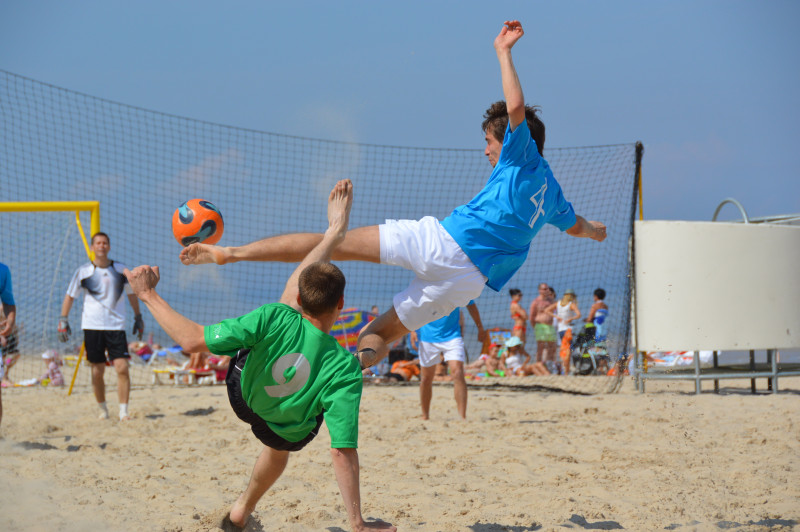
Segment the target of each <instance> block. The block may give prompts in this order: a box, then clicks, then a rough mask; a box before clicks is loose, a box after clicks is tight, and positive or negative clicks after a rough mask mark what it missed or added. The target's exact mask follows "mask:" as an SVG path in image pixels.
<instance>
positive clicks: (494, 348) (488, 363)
mask: <svg viewBox="0 0 800 532" xmlns="http://www.w3.org/2000/svg"><path fill="white" fill-rule="evenodd" d="M500 347H501V345H500V344H497V343H495V344H491V345H490V346H489V352H488V353H485V354H482V355H481V356H480V357H478V360H476V361H475V362H472V363H471V364H469V365H468V366H467V367H466V371H467V372H468V373H471V374H473V375H474V374H476V373H477V372H478V371H480V370H481V369H485V370H486V374H487V375H488V376H490V377H505V372H506V367H505V365H504V364H503V359H502V358H501V356H500Z"/></svg>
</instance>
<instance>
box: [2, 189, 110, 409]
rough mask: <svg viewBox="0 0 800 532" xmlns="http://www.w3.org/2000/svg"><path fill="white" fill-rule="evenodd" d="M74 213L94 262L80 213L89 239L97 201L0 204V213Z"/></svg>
mask: <svg viewBox="0 0 800 532" xmlns="http://www.w3.org/2000/svg"><path fill="white" fill-rule="evenodd" d="M46 211H49V212H53V211H58V212H74V213H75V224H76V225H77V226H78V231H79V232H80V235H81V240H82V241H83V246H84V249H85V250H86V255H88V257H89V260H94V252H93V251H92V249H91V247H90V246H89V241H88V240H87V239H86V233H85V232H84V231H83V225H82V224H81V217H80V215H81V213H82V212H88V213H89V236H90V237H91V236H92V235H94V234H95V233H97V232H98V231H100V202H99V201H12V202H0V212H46ZM84 352H85V347H84V346H83V345H81V350H80V354H79V355H78V360H77V361H76V363H75V371H74V372H73V374H72V380H71V381H70V385H69V391H68V392H67V395H71V394H72V388H73V386H74V385H75V378H76V377H77V375H78V368H79V367H80V365H81V359H82V358H83V354H84Z"/></svg>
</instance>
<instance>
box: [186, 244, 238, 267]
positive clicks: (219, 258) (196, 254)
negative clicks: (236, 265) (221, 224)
mask: <svg viewBox="0 0 800 532" xmlns="http://www.w3.org/2000/svg"><path fill="white" fill-rule="evenodd" d="M225 251H226V250H225V248H223V247H220V246H212V245H210V244H189V245H188V246H186V247H185V248H183V249H182V250H181V255H180V258H181V262H182V263H183V264H186V265H187V266H189V265H191V264H211V263H212V262H213V263H215V264H220V265H222V264H225V263H226V262H227V260H226V253H225Z"/></svg>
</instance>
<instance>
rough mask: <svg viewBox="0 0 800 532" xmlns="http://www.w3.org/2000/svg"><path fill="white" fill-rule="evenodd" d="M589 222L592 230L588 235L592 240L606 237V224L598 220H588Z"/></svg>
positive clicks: (599, 240) (600, 240)
mask: <svg viewBox="0 0 800 532" xmlns="http://www.w3.org/2000/svg"><path fill="white" fill-rule="evenodd" d="M589 224H591V226H592V229H594V231H593V232H592V234H591V235H590V236H589V238H591V239H592V240H597V241H598V242H602V241H603V240H605V239H606V226H605V225H604V224H602V223H600V222H589Z"/></svg>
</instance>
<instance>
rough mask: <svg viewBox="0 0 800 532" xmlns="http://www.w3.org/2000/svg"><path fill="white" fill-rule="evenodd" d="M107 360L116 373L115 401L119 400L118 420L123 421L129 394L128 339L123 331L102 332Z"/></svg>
mask: <svg viewBox="0 0 800 532" xmlns="http://www.w3.org/2000/svg"><path fill="white" fill-rule="evenodd" d="M104 332H105V336H106V348H107V349H108V358H109V359H111V363H112V364H113V365H114V369H115V370H116V371H117V399H118V400H119V419H120V420H121V421H125V420H128V419H130V417H129V416H128V398H129V396H130V392H131V376H130V371H129V369H128V360H129V359H130V355H129V354H128V339H127V338H126V337H125V331H104Z"/></svg>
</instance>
